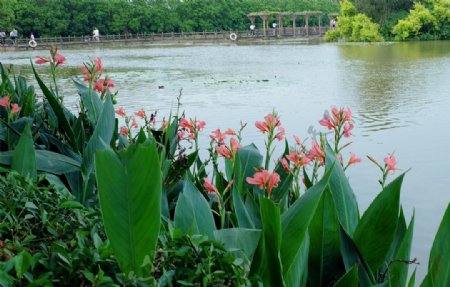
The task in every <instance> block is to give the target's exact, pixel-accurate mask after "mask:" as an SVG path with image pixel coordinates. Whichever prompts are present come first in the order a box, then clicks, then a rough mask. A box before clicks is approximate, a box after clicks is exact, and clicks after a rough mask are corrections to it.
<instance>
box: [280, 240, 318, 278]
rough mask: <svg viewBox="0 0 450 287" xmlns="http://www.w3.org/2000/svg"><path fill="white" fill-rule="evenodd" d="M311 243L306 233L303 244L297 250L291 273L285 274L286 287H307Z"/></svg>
mask: <svg viewBox="0 0 450 287" xmlns="http://www.w3.org/2000/svg"><path fill="white" fill-rule="evenodd" d="M310 248H311V243H310V239H309V235H308V233H306V235H305V238H304V239H303V242H302V244H301V245H300V247H299V248H298V250H297V254H296V255H295V258H294V260H293V264H292V266H291V268H290V270H289V272H284V282H285V283H286V286H306V283H307V281H308V273H309V269H308V254H309V250H310Z"/></svg>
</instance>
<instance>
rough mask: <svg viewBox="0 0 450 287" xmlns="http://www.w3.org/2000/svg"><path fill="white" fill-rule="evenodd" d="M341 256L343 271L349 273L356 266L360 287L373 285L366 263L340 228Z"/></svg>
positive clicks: (373, 280) (373, 281) (371, 275)
mask: <svg viewBox="0 0 450 287" xmlns="http://www.w3.org/2000/svg"><path fill="white" fill-rule="evenodd" d="M340 238H341V255H342V259H343V260H344V265H345V269H346V270H347V271H349V270H350V269H351V268H353V266H355V264H356V265H357V266H358V281H359V284H360V286H361V287H366V286H372V285H374V284H375V278H374V276H373V273H372V271H371V270H370V267H369V265H368V264H367V263H366V261H365V260H364V258H363V257H362V255H361V253H360V252H359V250H358V248H357V247H356V245H355V243H354V242H353V240H352V238H351V237H350V235H348V233H347V232H346V231H345V229H344V227H343V226H342V225H341V226H340Z"/></svg>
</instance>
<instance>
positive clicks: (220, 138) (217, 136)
mask: <svg viewBox="0 0 450 287" xmlns="http://www.w3.org/2000/svg"><path fill="white" fill-rule="evenodd" d="M209 137H210V138H211V140H213V141H215V142H218V143H219V144H223V142H224V141H225V139H226V138H227V132H225V133H222V132H221V131H220V129H217V130H215V131H213V132H212V135H210V136H209Z"/></svg>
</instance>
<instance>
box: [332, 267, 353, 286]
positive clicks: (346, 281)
mask: <svg viewBox="0 0 450 287" xmlns="http://www.w3.org/2000/svg"><path fill="white" fill-rule="evenodd" d="M333 287H358V265H354V266H353V267H352V268H350V270H348V272H347V273H345V274H344V275H343V276H342V277H341V278H340V279H339V280H338V281H337V282H336V283H334V285H333Z"/></svg>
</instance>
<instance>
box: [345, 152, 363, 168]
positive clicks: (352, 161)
mask: <svg viewBox="0 0 450 287" xmlns="http://www.w3.org/2000/svg"><path fill="white" fill-rule="evenodd" d="M350 155H351V156H350V159H349V160H348V164H347V165H348V166H350V165H352V164H356V163H359V162H361V158H359V157H358V156H356V154H354V153H352V152H350Z"/></svg>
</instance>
